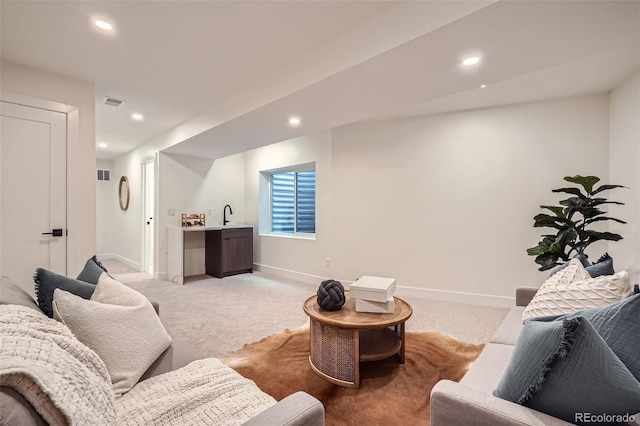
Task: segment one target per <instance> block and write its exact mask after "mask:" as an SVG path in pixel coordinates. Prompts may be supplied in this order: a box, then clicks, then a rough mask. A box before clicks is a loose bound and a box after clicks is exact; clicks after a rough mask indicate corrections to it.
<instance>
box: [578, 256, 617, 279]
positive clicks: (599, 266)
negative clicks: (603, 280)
mask: <svg viewBox="0 0 640 426" xmlns="http://www.w3.org/2000/svg"><path fill="white" fill-rule="evenodd" d="M584 269H586V270H587V272H588V273H589V275H591V278H595V277H599V276H601V275H613V274H615V271H614V269H613V259H612V258H611V256H609V253H605V254H603V255H602V256H600V259H598V260H597V261H596V263H594V264H592V265H589V266H585V268H584Z"/></svg>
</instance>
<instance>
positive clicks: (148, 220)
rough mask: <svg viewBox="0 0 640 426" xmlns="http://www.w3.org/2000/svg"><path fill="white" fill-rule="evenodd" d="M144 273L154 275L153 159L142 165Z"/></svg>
mask: <svg viewBox="0 0 640 426" xmlns="http://www.w3.org/2000/svg"><path fill="white" fill-rule="evenodd" d="M142 192H143V194H142V199H143V200H144V206H143V208H142V221H143V222H142V226H143V229H144V232H143V237H142V238H143V241H142V271H143V272H148V273H150V274H153V273H154V256H153V252H154V250H153V246H154V230H155V226H154V220H153V218H154V217H155V214H154V205H155V159H154V158H151V159H150V160H147V161H145V162H143V163H142Z"/></svg>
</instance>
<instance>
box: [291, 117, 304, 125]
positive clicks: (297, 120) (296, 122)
mask: <svg viewBox="0 0 640 426" xmlns="http://www.w3.org/2000/svg"><path fill="white" fill-rule="evenodd" d="M300 123H302V120H300V117H289V124H290V125H291V126H299V125H300Z"/></svg>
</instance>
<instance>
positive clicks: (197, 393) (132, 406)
mask: <svg viewBox="0 0 640 426" xmlns="http://www.w3.org/2000/svg"><path fill="white" fill-rule="evenodd" d="M275 403H276V401H275V399H273V398H272V397H271V396H269V395H267V394H266V393H264V392H262V391H261V390H260V389H259V388H258V386H256V384H255V383H254V382H253V381H251V380H249V379H247V378H244V377H242V376H241V375H240V374H238V373H237V372H236V371H234V370H232V369H231V368H229V367H227V366H226V365H224V364H223V363H222V361H220V360H219V359H217V358H207V359H201V360H198V361H194V362H192V363H191V364H189V365H187V366H185V367H183V368H181V369H179V370H175V371H171V372H168V373H165V374H161V375H159V376H155V377H152V378H150V379H147V380H144V381H142V382H140V383H138V384H137V385H135V386H134V387H133V389H131V390H130V391H129V392H127V393H125V394H124V395H122V396H121V397H120V398H118V399H117V400H116V411H117V413H118V417H119V419H120V422H121V424H126V425H185V424H188V425H203V426H204V425H224V426H231V425H240V424H242V423H244V422H246V421H248V420H249V419H251V418H252V417H254V416H256V415H257V414H259V413H261V412H262V411H264V410H266V409H267V408H269V407H271V406H272V405H274V404H275Z"/></svg>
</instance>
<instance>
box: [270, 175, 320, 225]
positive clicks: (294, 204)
mask: <svg viewBox="0 0 640 426" xmlns="http://www.w3.org/2000/svg"><path fill="white" fill-rule="evenodd" d="M262 175H263V177H264V178H266V179H265V180H267V181H268V185H269V191H268V193H269V197H268V200H269V207H268V210H269V221H268V222H269V229H268V231H267V232H269V233H276V234H298V233H299V234H315V232H316V171H315V165H314V164H311V165H304V166H298V167H291V168H286V169H278V170H272V171H268V172H262Z"/></svg>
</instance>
